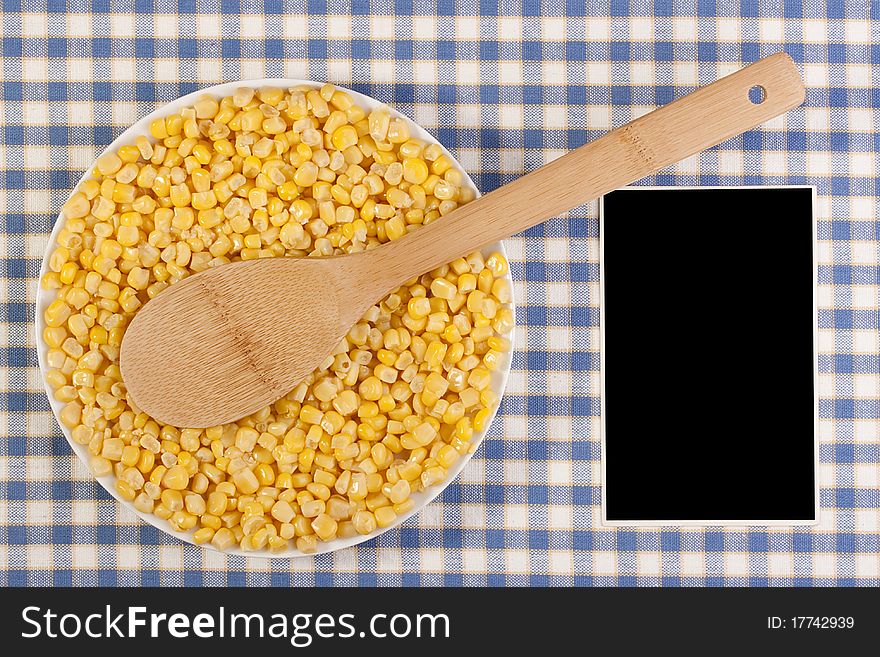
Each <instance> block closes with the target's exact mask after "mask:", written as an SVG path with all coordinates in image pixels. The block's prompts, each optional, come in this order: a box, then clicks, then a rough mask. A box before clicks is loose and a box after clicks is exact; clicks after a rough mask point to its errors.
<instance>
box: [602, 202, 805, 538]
mask: <svg viewBox="0 0 880 657" xmlns="http://www.w3.org/2000/svg"><path fill="white" fill-rule="evenodd" d="M814 193H815V192H814V189H813V188H809V187H781V188H770V187H752V188H711V187H710V188H627V189H622V190H618V191H615V192H612V193H611V194H608V195H607V196H605V197H604V199H603V203H602V208H601V240H602V255H601V260H602V264H601V267H602V271H601V283H602V294H603V301H602V308H601V322H602V336H603V345H602V371H603V378H602V381H603V384H602V420H603V422H602V431H603V448H604V452H603V459H604V463H603V466H604V477H603V487H604V488H603V495H604V513H603V518H604V520H605V521H606V522H609V523H612V524H613V523H621V524H630V523H631V524H676V523H677V522H693V523H700V522H705V523H712V524H716V523H717V524H739V523H741V524H762V523H767V524H774V523H779V524H810V523H812V522H815V521H816V519H817V491H816V433H815V431H816V412H817V403H816V390H815V385H816V384H815V365H816V358H815V351H814V350H815V345H814V336H815V327H816V313H815V296H814V292H815V265H814V254H813V251H814V248H815V247H814V244H815V234H816V233H815V231H816V227H815V219H814V216H813V215H814V209H813V208H814V201H813V199H814Z"/></svg>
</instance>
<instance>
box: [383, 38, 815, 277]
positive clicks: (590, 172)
mask: <svg viewBox="0 0 880 657" xmlns="http://www.w3.org/2000/svg"><path fill="white" fill-rule="evenodd" d="M756 86H757V87H760V89H758V90H753V91H752V93H753V94H754V93H755V92H759V98H760V94H761V93H762V94H763V98H762V100H761V102H759V103H754V102H752V100H750V98H749V95H750V90H752V88H753V87H756ZM803 100H804V86H803V83H802V81H801V78H800V76H799V74H798V71H797V67H796V66H795V64H794V62H793V61H792V60H791V58H790V57H789V56H788V55H787V54H785V53H784V52H780V53H777V54H775V55H772V56H770V57H767V58H765V59H762V60H760V61H758V62H756V63H754V64H752V65H751V66H748V67H746V68H744V69H742V70H740V71H737V72H736V73H733V74H731V75H728V76H727V77H724V78H722V79H720V80H718V81H717V82H714V83H712V84H710V85H708V86H705V87H701V88H700V89H697V90H696V91H694V92H693V93H690V94H688V95H687V96H684V97H682V98H679V99H678V100H676V101H674V102H672V103H670V104H669V105H666V106H664V107H661V108H659V109H656V110H654V111H653V112H650V113H649V114H646V115H644V116H642V117H641V118H638V119H636V120H635V121H632V122H631V123H628V124H626V125H624V126H622V127H620V128H617V129H616V130H613V131H612V132H609V133H608V134H606V135H604V136H602V137H600V138H599V139H596V140H595V141H593V142H590V143H588V144H586V145H585V146H581V147H580V148H578V149H576V150H574V151H572V152H570V153H568V154H566V155H563V156H562V157H560V158H559V159H557V160H554V161H553V162H551V163H549V164H547V165H545V166H543V167H541V168H540V169H538V170H536V171H534V172H532V173H529V174H528V175H525V176H523V177H522V178H519V179H517V180H516V181H514V182H512V183H510V184H508V185H505V186H504V187H502V188H500V189H497V190H495V191H493V192H491V193H489V194H486V195H485V196H483V197H481V198H479V199H477V200H475V201H473V202H472V203H468V204H467V205H465V206H463V207H461V208H459V209H457V210H455V211H454V212H452V213H450V214H448V215H446V216H445V217H443V220H442V221H437V222H434V223H431V224H429V225H427V226H425V227H423V228H422V229H420V230H417V231H414V232H413V233H412V234H410V235H407V236H406V238H404V239H402V240H398V241H395V242H392V243H390V244H387V245H385V246H383V247H381V248H379V249H376V251H374V255H375V257H376V258H377V261H378V262H380V263H381V266H380V267H376V271H377V273H381V274H382V277H383V278H384V279H385V281H384V282H383V283H381V285H384V286H385V287H384V289H391V288H392V287H394V286H395V285H397V284H399V283H400V282H402V281H405V280H407V279H408V278H411V277H412V276H415V275H418V274H421V273H424V272H426V271H430V270H431V269H435V268H436V267H439V266H440V265H442V264H444V263H446V262H449V261H451V260H454V259H455V258H457V257H459V256H462V255H464V254H467V253H470V252H471V251H474V250H476V249H479V248H481V247H483V246H485V245H486V244H490V243H492V242H495V241H497V240H500V239H503V238H505V237H509V236H510V235H513V234H514V233H518V232H520V231H522V230H525V229H526V228H530V227H531V226H534V225H535V224H538V223H540V222H541V221H544V220H546V219H548V218H550V217H553V216H555V215H558V214H560V213H562V212H565V211H566V210H569V209H571V208H573V207H576V206H578V205H581V204H583V203H586V202H587V201H590V200H593V199H595V198H597V197H599V196H601V195H602V194H606V193H608V192H611V191H613V190H615V189H617V188H618V187H622V186H624V185H627V184H629V183H631V182H633V181H635V180H638V179H640V178H643V177H645V176H647V175H649V174H652V173H654V172H656V171H657V170H659V169H661V168H662V167H664V166H666V165H668V164H671V163H673V162H677V161H679V160H681V159H684V158H686V157H688V156H690V155H693V154H694V153H698V152H700V151H702V150H705V149H707V148H709V147H711V146H714V145H716V144H719V143H721V142H723V141H725V140H726V139H729V138H730V137H733V136H735V135H738V134H740V133H742V132H745V131H746V130H749V129H751V128H754V127H755V126H757V125H759V124H761V123H763V122H765V121H767V120H769V119H772V118H774V117H776V116H779V115H780V114H783V113H784V112H786V111H788V110H790V109H792V108H794V107H797V106H798V105H800V104H801V103H802V102H803Z"/></svg>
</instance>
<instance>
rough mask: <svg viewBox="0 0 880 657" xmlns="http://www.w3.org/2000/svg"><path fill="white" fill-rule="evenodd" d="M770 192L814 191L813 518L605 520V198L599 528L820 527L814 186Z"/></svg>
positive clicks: (601, 205)
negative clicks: (600, 518)
mask: <svg viewBox="0 0 880 657" xmlns="http://www.w3.org/2000/svg"><path fill="white" fill-rule="evenodd" d="M762 187H768V188H773V189H780V188H784V189H789V188H798V189H812V190H813V439H814V445H815V458H814V461H813V468H814V470H813V473H814V474H813V480H814V482H815V486H816V490H815V493H814V494H815V500H816V510H815V517H814V518H813V519H807V520H608V518H607V517H606V505H605V453H606V452H605V271H604V268H605V223H604V222H605V198H604V197H601V198H600V199H599V290H600V306H599V333H600V336H601V355H600V366H601V372H600V381H601V413H602V417H601V423H600V426H601V445H602V459H601V461H602V463H601V476H602V524H603V525H606V526H609V527H666V526H681V527H704V526H734V527H743V526H765V527H791V526H806V525H817V524H818V523H819V512H820V505H819V381H818V371H819V356H818V335H819V330H818V308H817V305H816V289H817V286H818V266H817V253H816V252H817V250H818V237H817V222H816V187H815V186H813V185H762ZM747 188H748V187H746V186H737V185H713V186H705V187H689V186H663V185H660V186H655V187H650V186H639V185H637V186H631V187H624V188H622V189H627V190H642V191H644V190H658V189H659V190H663V189H666V190H679V189H747Z"/></svg>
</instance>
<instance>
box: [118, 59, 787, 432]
mask: <svg viewBox="0 0 880 657" xmlns="http://www.w3.org/2000/svg"><path fill="white" fill-rule="evenodd" d="M756 86H757V87H760V89H758V90H753V91H752V93H756V92H760V93H761V94H763V100H761V102H759V103H754V102H752V101H751V100H750V99H749V91H750V90H752V89H753V87H756ZM803 99H804V87H803V84H802V82H801V79H800V77H799V75H798V72H797V68H796V67H795V65H794V63H793V62H792V61H791V59H790V58H789V57H788V55H786V54H785V53H778V54H776V55H773V56H771V57H767V58H766V59H763V60H761V61H759V62H757V63H755V64H752V65H751V66H749V67H747V68H745V69H742V70H741V71H738V72H736V73H734V74H732V75H729V76H727V77H725V78H722V79H721V80H718V81H717V82H715V83H713V84H710V85H708V86H706V87H703V88H700V89H698V90H697V91H695V92H693V93H691V94H688V95H687V96H684V97H683V98H680V99H679V100H676V101H675V102H673V103H670V104H669V105H667V106H665V107H662V108H660V109H657V110H655V111H653V112H651V113H649V114H646V115H645V116H642V117H641V118H639V119H636V120H635V121H633V122H632V123H629V124H627V125H625V126H623V127H621V128H618V129H616V130H614V131H612V132H610V133H608V134H606V135H604V136H602V137H601V138H599V139H597V140H595V141H593V142H591V143H589V144H586V145H585V146H582V147H580V148H578V149H577V150H574V151H572V152H571V153H568V154H567V155H565V156H563V157H560V158H559V159H557V160H555V161H553V162H551V163H550V164H547V165H546V166H544V167H542V168H540V169H538V170H537V171H534V172H532V173H530V174H528V175H526V176H523V177H522V178H520V179H518V180H516V181H515V182H513V183H510V184H509V185H506V186H504V187H503V188H501V189H498V190H496V191H493V192H492V193H490V194H486V195H485V196H483V197H482V198H479V199H477V200H475V201H473V202H472V203H469V204H467V205H465V206H463V207H461V208H459V209H457V210H455V211H454V212H452V213H450V214H449V215H447V216H445V217H443V219H441V220H439V221H436V222H433V223H431V224H429V225H427V226H424V227H422V228H420V229H419V230H417V231H415V232H413V233H411V234H409V235H407V236H406V237H405V238H403V239H400V240H397V241H395V242H391V243H388V244H385V245H383V246H381V247H379V248H376V249H372V250H370V251H365V252H361V253H355V254H351V255H343V256H333V257H327V258H271V259H261V260H251V261H246V262H236V263H233V264H229V265H225V266H223V267H218V268H216V269H211V270H208V271H204V272H201V273H199V274H196V275H194V276H190V277H189V278H187V279H185V280H183V281H181V282H180V283H177V284H176V285H174V286H173V287H170V288H169V289H168V290H166V291H164V292H163V293H162V294H160V295H159V296H158V297H156V298H155V299H153V300H152V301H150V302H149V303H148V304H146V306H145V307H144V308H143V309H142V310H141V311H140V312H139V313H138V314H137V315H135V317H134V319H133V320H132V322H131V324H130V325H129V327H128V330H127V331H126V333H125V337H124V339H123V341H122V351H121V355H120V358H121V363H120V364H121V368H122V376H123V379H124V381H125V385H126V386H127V388H128V392H129V393H130V394H131V396H132V398H133V400H134V402H135V403H136V404H137V405H138V406H140V407H141V408H142V409H143V410H144V411H146V412H147V413H149V414H150V415H151V416H153V417H154V418H156V419H158V420H160V421H162V422H167V423H169V424H172V425H175V426H178V427H194V428H202V427H208V426H213V425H218V424H224V423H226V422H232V421H234V420H237V419H239V418H241V417H243V416H245V415H248V414H250V413H253V412H256V411H257V410H259V409H260V408H262V407H264V406H266V405H267V404H270V403H272V402H274V401H275V400H277V399H279V398H280V397H282V396H283V395H285V394H287V393H288V392H290V390H292V389H293V388H294V387H295V386H296V384H297V383H299V381H301V380H302V379H303V378H304V377H305V376H307V375H308V374H309V373H310V372H312V371H313V370H314V369H315V368H316V367H318V366H319V365H320V364H321V363H322V362H323V361H324V360H325V359H326V358H327V355H328V354H329V353H330V352H331V351H332V349H333V348H334V347H335V346H336V345H337V344H338V343H339V342H340V340H341V339H342V338H343V337H344V336H345V335H346V333H347V332H348V330H349V329H350V328H351V327H352V325H354V324H355V323H356V322H357V321H358V320H359V319H360V317H361V316H362V315H363V314H364V312H366V311H367V309H368V308H370V306H372V305H373V304H375V303H376V302H377V301H378V300H379V299H381V298H382V297H383V296H384V295H386V294H388V293H390V292H392V291H393V290H395V289H396V288H397V287H398V286H400V285H401V284H402V283H403V282H404V281H406V280H407V279H410V278H412V277H414V276H417V275H420V274H423V273H424V272H426V271H430V270H432V269H435V268H437V267H439V266H441V265H443V264H444V263H447V262H449V261H451V260H454V259H455V258H457V257H459V256H462V255H464V254H467V253H469V252H471V251H474V250H476V249H479V248H480V247H482V246H484V245H486V244H489V243H491V242H495V241H497V240H499V239H502V238H504V237H508V236H509V235H512V234H513V233H517V232H519V231H522V230H524V229H526V228H529V227H530V226H534V225H535V224H537V223H539V222H541V221H544V220H545V219H547V218H549V217H553V216H555V215H558V214H560V213H561V212H564V211H566V210H569V209H571V208H573V207H575V206H577V205H580V204H582V203H585V202H587V201H590V200H592V199H595V198H597V197H598V196H601V195H602V194H605V193H607V192H610V191H612V190H614V189H616V188H618V187H621V186H623V185H626V184H628V183H630V182H632V181H634V180H638V179H639V178H642V177H644V176H647V175H649V174H651V173H654V172H655V171H657V170H658V169H660V168H662V167H664V166H666V165H667V164H670V163H672V162H676V161H678V160H681V159H683V158H685V157H688V156H689V155H693V154H694V153H697V152H699V151H702V150H704V149H706V148H709V147H710V146H714V145H715V144H718V143H720V142H722V141H724V140H726V139H728V138H730V137H732V136H734V135H737V134H740V133H742V132H744V131H746V130H749V129H750V128H753V127H755V126H757V125H758V124H760V123H763V122H764V121H767V120H768V119H772V118H774V117H776V116H778V115H780V114H782V113H784V112H786V111H788V110H790V109H792V108H793V107H796V106H798V105H800V104H801V102H803ZM706 219H707V221H711V220H712V217H711V210H710V209H708V208H707V216H706Z"/></svg>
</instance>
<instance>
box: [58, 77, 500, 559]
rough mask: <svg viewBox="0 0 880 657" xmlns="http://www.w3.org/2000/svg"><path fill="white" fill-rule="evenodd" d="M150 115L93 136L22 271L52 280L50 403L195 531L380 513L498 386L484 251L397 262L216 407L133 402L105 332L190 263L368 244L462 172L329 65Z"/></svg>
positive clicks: (143, 491)
mask: <svg viewBox="0 0 880 657" xmlns="http://www.w3.org/2000/svg"><path fill="white" fill-rule="evenodd" d="M150 133H151V135H152V139H150V138H148V137H146V136H142V137H138V139H137V140H136V142H135V143H134V144H130V145H126V146H123V147H121V148H120V149H119V150H118V151H117V152H115V153H113V152H111V153H107V154H105V155H102V156H101V157H100V158H98V160H97V163H96V165H95V170H94V172H93V178H92V179H90V180H87V181H86V182H84V183H83V184H82V185H81V186H80V187H79V189H78V190H77V191H76V192H75V193H74V194H73V196H71V198H70V199H69V200H68V201H67V203H66V204H65V205H64V208H63V214H64V217H65V224H64V227H63V228H62V229H61V230H60V231H59V233H58V240H57V244H55V245H54V246H53V249H54V250H53V251H52V253H51V256H50V258H49V272H48V273H47V274H46V275H45V276H44V278H43V280H42V285H43V287H44V288H45V289H47V290H54V294H55V295H56V298H55V299H54V301H53V302H52V303H51V304H50V305H49V306H48V308H47V309H46V311H45V321H46V329H45V332H44V335H43V338H44V340H45V342H46V344H47V346H48V356H47V363H48V366H49V370H48V372H47V374H46V378H47V381H48V382H49V384H50V386H51V387H52V389H53V390H54V395H55V398H56V399H57V400H59V401H60V402H62V403H63V404H64V408H63V410H62V412H61V422H62V423H63V424H64V425H65V426H66V427H67V428H68V429H69V430H70V432H71V435H72V436H73V439H74V440H75V441H76V442H77V443H79V444H82V445H87V446H88V450H89V452H90V453H91V454H92V461H91V465H92V468H93V469H94V472H95V474H96V475H98V476H103V475H109V474H113V475H115V477H116V481H115V486H116V490H117V491H118V493H119V494H120V495H121V496H122V497H123V498H124V499H126V500H128V501H130V502H132V503H133V504H134V506H135V508H137V509H138V510H140V511H142V512H144V513H154V514H155V515H157V516H159V517H160V518H164V519H166V520H168V521H169V522H170V524H171V526H172V527H173V528H174V529H176V530H178V531H189V530H194V533H193V540H194V541H195V542H197V543H211V544H212V545H214V546H215V547H216V548H218V549H221V550H226V549H229V548H232V547H235V546H240V547H241V548H242V549H244V550H261V549H269V550H273V551H281V550H285V549H287V548H288V547H290V542H291V541H294V544H295V546H296V548H297V549H299V550H300V551H302V552H311V551H314V550H315V549H316V547H317V543H318V541H329V540H332V539H334V538H336V537H348V536H353V535H355V534H362V535H366V534H370V533H372V532H374V531H376V529H377V528H381V527H387V526H388V525H390V524H391V523H393V522H394V521H395V519H396V518H397V516H399V515H401V514H404V513H406V512H407V511H408V510H409V509H411V508H412V506H413V500H412V498H411V495H412V493H414V492H416V491H420V490H422V489H424V488H427V487H429V486H432V485H434V484H437V483H438V482H441V481H443V480H444V479H445V478H446V476H447V471H448V469H449V468H450V467H451V466H452V465H453V464H454V463H455V462H456V461H457V460H458V459H459V458H460V456H461V455H462V454H465V453H467V452H468V451H469V450H470V449H471V448H472V443H471V439H472V437H473V435H474V433H475V432H480V431H482V430H483V429H484V428H485V424H486V421H487V418H488V416H489V414H490V413H491V411H492V409H493V408H494V407H495V406H496V405H497V403H498V401H499V400H498V397H497V395H496V394H495V393H494V392H493V391H492V386H491V380H492V372H493V371H494V370H496V369H497V368H498V367H499V366H500V364H501V361H502V359H503V358H504V356H503V352H505V351H507V350H508V349H509V348H510V343H509V342H508V340H507V338H506V337H505V336H506V335H507V334H508V333H509V332H510V331H511V329H512V328H513V313H512V310H511V309H510V301H511V290H510V285H509V283H508V280H507V279H506V277H505V275H506V274H507V271H508V264H507V262H506V261H505V259H504V257H503V256H502V255H501V254H498V253H495V254H493V255H491V256H490V257H488V258H484V257H483V256H482V255H481V254H480V253H472V254H470V255H469V256H467V257H466V258H459V259H458V260H455V261H454V262H451V263H449V264H448V265H445V266H443V267H441V268H439V269H437V270H434V271H432V272H430V273H428V274H425V275H424V276H421V277H419V278H417V279H412V280H410V281H408V282H407V283H406V284H405V285H403V286H402V287H400V288H399V289H398V290H397V291H396V292H394V293H392V294H390V295H388V297H386V298H385V299H384V300H382V301H381V302H380V303H379V304H378V305H376V306H374V307H372V308H371V309H370V310H369V311H368V312H367V313H366V314H365V315H364V317H363V318H362V319H361V321H360V322H358V324H357V325H355V326H354V327H353V328H352V329H351V331H350V332H349V334H348V335H347V336H346V338H345V339H344V340H343V341H342V342H341V343H340V344H339V345H338V347H337V348H336V349H335V350H334V352H333V354H332V355H331V356H329V357H328V359H327V361H326V362H325V364H324V365H323V366H322V367H320V368H319V369H317V370H315V372H313V373H312V374H311V375H310V376H309V377H308V378H307V379H306V380H305V381H303V382H302V383H301V384H300V385H298V386H297V387H296V388H295V389H294V390H293V391H291V392H290V393H289V394H288V395H287V396H285V397H284V398H282V399H280V400H278V401H277V402H275V403H274V404H272V405H271V406H267V407H266V408H264V409H262V410H261V411H259V412H258V413H255V414H253V415H251V416H249V417H247V418H244V419H242V420H239V421H238V422H236V423H231V424H226V425H223V426H216V427H210V428H208V429H190V428H185V427H174V426H168V425H163V424H161V423H159V422H157V421H156V420H154V419H152V418H151V417H149V416H148V415H147V414H146V413H144V412H143V411H141V410H140V409H139V408H138V407H137V405H136V404H134V403H133V401H132V400H131V399H130V397H129V396H128V395H127V392H126V388H125V383H124V382H123V381H122V377H121V375H120V371H119V347H120V344H121V343H122V336H123V334H124V332H125V329H126V326H127V324H128V322H129V321H130V320H131V318H132V317H133V316H134V314H135V313H137V312H138V309H139V308H140V307H141V306H143V304H145V303H146V302H147V301H149V300H150V299H152V298H153V297H155V296H156V295H157V294H159V293H161V292H162V290H164V289H165V288H166V287H168V286H169V285H173V284H174V283H176V282H177V281H180V280H181V279H183V278H185V277H186V276H189V275H190V274H192V273H195V272H199V271H203V270H205V269H208V268H210V267H217V266H220V265H223V264H226V263H229V262H234V261H236V260H248V259H251V258H271V257H278V256H300V257H301V256H309V255H332V254H339V253H352V252H355V251H361V250H364V249H369V248H373V247H376V246H378V245H380V244H382V243H384V242H387V241H389V240H396V239H400V238H401V237H403V236H404V235H406V233H407V232H408V231H410V230H414V229H417V228H418V227H419V226H421V225H422V224H427V223H429V222H431V221H435V220H438V219H440V217H442V216H443V215H445V214H447V213H449V212H451V211H452V210H454V209H455V208H456V207H458V205H461V204H464V203H467V202H468V201H471V200H473V198H474V191H473V190H472V189H470V188H469V187H467V186H465V185H464V179H463V176H462V174H461V172H460V171H459V170H458V169H456V168H455V166H454V163H453V162H452V161H451V160H450V158H449V157H447V156H446V155H444V154H443V152H442V150H441V149H440V148H439V147H438V146H436V145H433V144H427V145H426V144H425V143H424V142H423V141H421V140H419V139H415V138H413V137H411V136H410V130H409V126H408V124H407V122H406V121H405V120H403V119H400V118H394V117H392V116H391V114H390V113H389V112H388V111H387V110H385V109H377V110H374V111H372V112H370V113H369V114H367V112H365V110H364V109H362V108H361V107H359V106H357V105H356V104H354V102H353V99H352V98H351V96H350V95H349V94H347V93H345V92H344V91H342V90H338V89H336V88H335V87H333V86H332V85H324V86H323V87H321V88H310V87H297V88H292V89H287V90H285V89H280V88H263V89H258V90H254V89H249V88H241V89H238V90H236V92H235V94H234V95H232V96H229V97H226V98H223V99H220V100H217V99H215V98H212V97H209V96H203V97H201V98H200V99H199V100H198V101H197V102H196V103H195V105H194V106H193V107H191V108H187V109H185V110H183V111H182V112H180V113H179V114H174V115H173V116H168V117H165V118H164V119H157V120H155V121H153V123H152V124H151V126H150Z"/></svg>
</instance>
